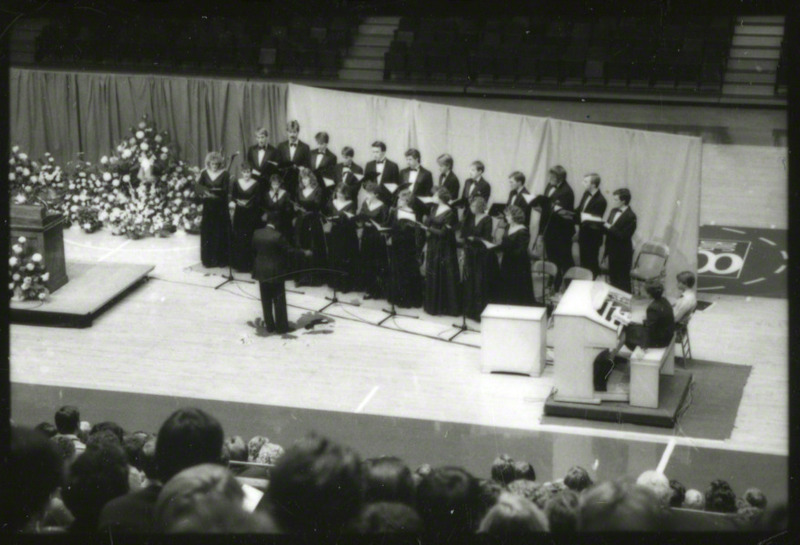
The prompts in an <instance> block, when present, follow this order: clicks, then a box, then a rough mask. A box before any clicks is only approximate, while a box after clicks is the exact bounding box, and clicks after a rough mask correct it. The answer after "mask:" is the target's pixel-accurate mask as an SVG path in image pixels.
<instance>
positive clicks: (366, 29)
mask: <svg viewBox="0 0 800 545" xmlns="http://www.w3.org/2000/svg"><path fill="white" fill-rule="evenodd" d="M396 28H397V27H396V26H395V25H369V24H363V25H361V26H360V27H358V32H359V34H360V35H361V36H392V35H394V31H395V29H396Z"/></svg>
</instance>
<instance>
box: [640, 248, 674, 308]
mask: <svg viewBox="0 0 800 545" xmlns="http://www.w3.org/2000/svg"><path fill="white" fill-rule="evenodd" d="M667 259H669V246H667V245H666V244H664V243H663V242H657V241H647V242H645V243H644V244H643V245H642V248H641V250H639V255H638V256H636V261H635V262H634V264H633V268H632V269H631V287H632V288H633V294H634V296H641V295H642V288H643V287H644V285H645V284H646V283H647V282H648V281H649V280H653V279H661V280H662V281H663V279H664V277H665V276H666V271H667Z"/></svg>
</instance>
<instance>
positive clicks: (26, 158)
mask: <svg viewBox="0 0 800 545" xmlns="http://www.w3.org/2000/svg"><path fill="white" fill-rule="evenodd" d="M19 158H20V159H21V160H23V161H27V160H28V154H27V153H20V154H19Z"/></svg>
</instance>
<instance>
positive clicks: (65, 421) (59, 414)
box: [55, 405, 81, 435]
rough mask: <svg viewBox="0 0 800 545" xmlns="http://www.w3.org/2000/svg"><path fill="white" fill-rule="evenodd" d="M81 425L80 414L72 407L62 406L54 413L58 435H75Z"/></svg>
mask: <svg viewBox="0 0 800 545" xmlns="http://www.w3.org/2000/svg"><path fill="white" fill-rule="evenodd" d="M80 423H81V413H80V412H78V408H77V407H75V406H73V405H64V406H63V407H61V408H60V409H58V410H57V411H56V414H55V424H56V429H57V430H58V433H63V434H64V435H71V434H75V433H77V431H78V427H79V426H80Z"/></svg>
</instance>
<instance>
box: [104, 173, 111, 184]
mask: <svg viewBox="0 0 800 545" xmlns="http://www.w3.org/2000/svg"><path fill="white" fill-rule="evenodd" d="M103 180H104V181H106V182H110V181H111V173H110V172H104V173H103Z"/></svg>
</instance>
